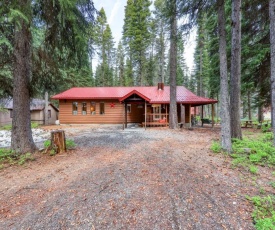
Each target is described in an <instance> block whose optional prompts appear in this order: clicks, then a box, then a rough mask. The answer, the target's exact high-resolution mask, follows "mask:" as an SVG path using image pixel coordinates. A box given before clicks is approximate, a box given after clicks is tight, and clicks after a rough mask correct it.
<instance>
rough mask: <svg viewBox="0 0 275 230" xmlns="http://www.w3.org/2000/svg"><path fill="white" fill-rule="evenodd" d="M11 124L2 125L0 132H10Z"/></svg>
mask: <svg viewBox="0 0 275 230" xmlns="http://www.w3.org/2000/svg"><path fill="white" fill-rule="evenodd" d="M11 127H12V126H11V124H10V125H4V126H1V127H0V130H11Z"/></svg>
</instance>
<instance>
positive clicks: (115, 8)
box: [93, 0, 196, 70]
mask: <svg viewBox="0 0 275 230" xmlns="http://www.w3.org/2000/svg"><path fill="white" fill-rule="evenodd" d="M93 2H94V5H95V7H96V9H97V10H100V9H101V8H102V7H103V8H104V10H105V13H106V17H107V20H108V24H109V25H110V27H111V30H112V34H113V37H114V40H115V42H116V45H117V44H118V42H119V40H120V39H121V37H122V28H123V24H124V9H125V6H126V4H127V0H94V1H93ZM195 37H196V34H195V32H193V33H191V35H190V38H189V39H188V40H186V44H185V54H184V57H185V60H186V64H187V66H188V68H189V70H192V69H193V54H194V49H195V42H194V41H195Z"/></svg>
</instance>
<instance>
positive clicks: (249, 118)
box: [247, 90, 252, 120]
mask: <svg viewBox="0 0 275 230" xmlns="http://www.w3.org/2000/svg"><path fill="white" fill-rule="evenodd" d="M247 110H248V120H252V113H251V96H250V90H248V92H247Z"/></svg>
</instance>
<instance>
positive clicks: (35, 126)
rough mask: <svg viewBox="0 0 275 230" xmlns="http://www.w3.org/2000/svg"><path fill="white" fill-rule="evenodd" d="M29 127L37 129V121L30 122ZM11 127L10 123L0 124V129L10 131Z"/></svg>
mask: <svg viewBox="0 0 275 230" xmlns="http://www.w3.org/2000/svg"><path fill="white" fill-rule="evenodd" d="M31 128H32V129H37V128H39V124H38V123H37V122H32V123H31ZM11 129H12V124H9V125H4V126H1V127H0V130H8V131H11Z"/></svg>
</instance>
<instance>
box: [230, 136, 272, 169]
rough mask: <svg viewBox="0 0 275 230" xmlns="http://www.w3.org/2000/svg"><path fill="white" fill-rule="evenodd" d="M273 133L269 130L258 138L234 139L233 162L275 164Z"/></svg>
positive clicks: (236, 163)
mask: <svg viewBox="0 0 275 230" xmlns="http://www.w3.org/2000/svg"><path fill="white" fill-rule="evenodd" d="M272 140H273V134H272V133H270V132H268V133H264V134H262V135H260V136H259V137H257V138H247V137H246V138H244V139H243V140H239V139H233V141H232V149H233V154H231V155H232V157H233V158H234V160H233V164H235V165H238V164H241V165H247V166H249V165H251V164H253V165H265V166H275V147H274V146H273V145H272Z"/></svg>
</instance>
